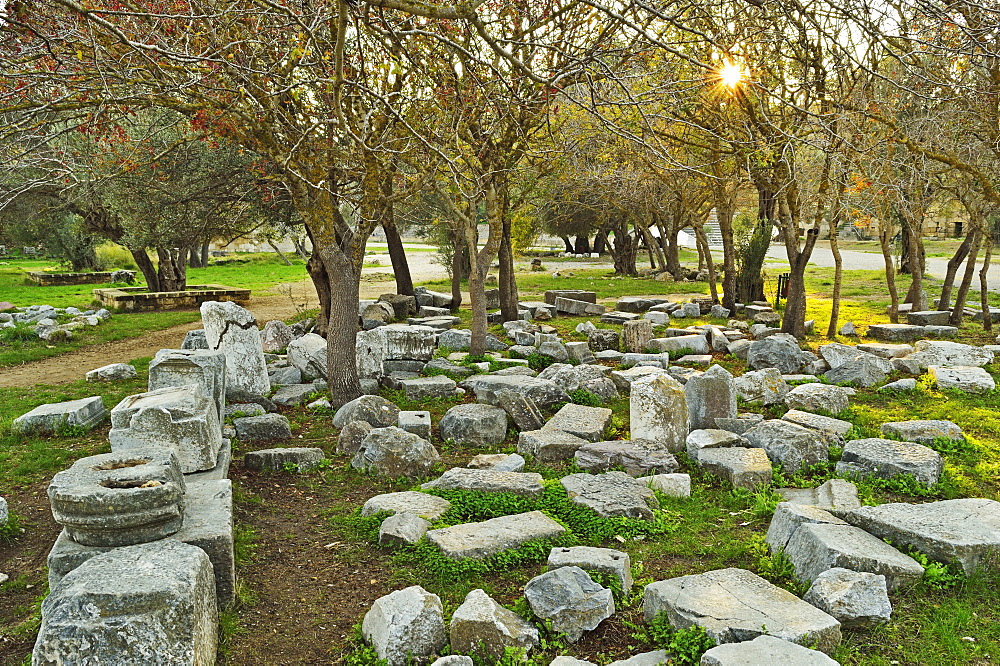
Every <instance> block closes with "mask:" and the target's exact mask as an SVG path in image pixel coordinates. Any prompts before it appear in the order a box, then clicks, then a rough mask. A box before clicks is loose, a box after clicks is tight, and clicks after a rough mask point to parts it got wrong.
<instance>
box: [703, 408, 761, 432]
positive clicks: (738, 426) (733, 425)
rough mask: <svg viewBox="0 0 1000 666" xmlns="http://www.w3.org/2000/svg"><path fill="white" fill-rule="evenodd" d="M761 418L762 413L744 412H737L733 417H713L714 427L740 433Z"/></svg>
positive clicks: (758, 421)
mask: <svg viewBox="0 0 1000 666" xmlns="http://www.w3.org/2000/svg"><path fill="white" fill-rule="evenodd" d="M763 420H764V415H763V414H754V413H752V412H751V413H744V414H738V415H737V416H736V418H735V419H715V427H716V428H718V429H719V430H728V431H729V432H732V433H736V434H737V435H742V434H743V433H745V432H746V431H747V430H749V429H750V428H752V427H754V426H755V425H757V424H758V423H760V422H761V421H763Z"/></svg>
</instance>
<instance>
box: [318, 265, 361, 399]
mask: <svg viewBox="0 0 1000 666" xmlns="http://www.w3.org/2000/svg"><path fill="white" fill-rule="evenodd" d="M362 254H363V251H362ZM321 257H322V259H323V264H324V266H327V267H328V269H329V270H327V272H326V275H327V278H328V283H327V289H328V291H329V296H330V317H329V320H328V326H327V331H328V335H327V336H326V359H327V382H328V383H329V385H330V403H331V404H332V405H333V406H334V408H337V407H340V406H341V405H343V404H345V403H347V402H350V401H351V400H354V399H355V398H357V397H358V396H360V395H361V382H360V381H359V380H358V370H357V360H356V353H357V352H356V350H357V336H358V300H359V298H358V294H359V286H360V284H361V273H360V269H359V268H355V266H354V265H352V264H353V262H351V261H349V260H348V258H347V257H344V255H343V254H342V253H340V252H334V251H329V250H328V251H326V252H322V251H321Z"/></svg>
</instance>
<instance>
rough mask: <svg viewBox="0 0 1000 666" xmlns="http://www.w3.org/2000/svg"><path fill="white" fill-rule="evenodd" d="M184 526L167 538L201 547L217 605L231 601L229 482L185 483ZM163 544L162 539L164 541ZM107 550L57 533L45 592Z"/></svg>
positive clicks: (233, 585)
mask: <svg viewBox="0 0 1000 666" xmlns="http://www.w3.org/2000/svg"><path fill="white" fill-rule="evenodd" d="M185 499H186V500H187V505H186V506H185V509H184V525H183V526H182V527H181V529H180V531H178V532H176V533H175V534H174V535H172V536H171V537H169V539H175V540H177V541H182V542H184V543H186V544H190V545H192V546H197V547H198V548H201V549H202V550H203V551H205V553H206V554H207V555H208V559H209V560H211V561H212V568H213V569H214V572H215V591H216V596H217V598H218V600H219V605H220V606H226V605H228V604H230V603H232V601H233V599H234V598H235V588H236V566H235V558H234V552H233V486H232V482H230V481H229V479H224V480H221V481H205V482H201V483H190V482H189V483H188V484H187V492H186V493H185ZM164 541H166V539H165V540H164ZM109 550H114V548H111V547H101V546H83V545H80V544H78V543H76V542H75V541H73V540H72V539H70V538H69V536H67V534H66V530H63V531H62V532H60V533H59V536H58V537H57V538H56V542H55V544H54V545H53V546H52V550H50V551H49V557H48V567H49V589H50V590H52V589H55V587H56V585H58V584H59V581H61V580H62V579H63V577H64V576H65V575H66V574H68V573H69V572H70V571H73V570H74V569H76V568H77V567H79V566H80V565H81V564H83V563H84V562H86V561H87V560H89V559H91V558H92V557H96V556H97V555H100V554H101V553H106V552H108V551H109Z"/></svg>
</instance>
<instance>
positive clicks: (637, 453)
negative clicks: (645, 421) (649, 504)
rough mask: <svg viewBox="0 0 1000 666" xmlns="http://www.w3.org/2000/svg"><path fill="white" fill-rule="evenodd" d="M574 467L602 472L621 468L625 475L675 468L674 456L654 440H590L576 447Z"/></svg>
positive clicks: (672, 470) (640, 474)
mask: <svg viewBox="0 0 1000 666" xmlns="http://www.w3.org/2000/svg"><path fill="white" fill-rule="evenodd" d="M574 457H575V458H576V464H577V467H579V468H580V469H582V470H585V471H587V472H606V471H608V470H609V469H611V468H612V467H621V468H623V469H624V470H625V473H626V474H628V475H629V476H646V475H648V474H651V473H654V472H655V473H669V472H674V471H676V470H677V468H678V464H677V459H676V458H674V456H673V455H672V454H670V453H668V452H666V451H664V450H663V449H660V448H657V446H656V444H655V443H654V442H647V441H645V440H621V441H610V442H594V443H590V444H586V445H584V446H581V447H580V448H579V449H577V451H576V454H575V455H574Z"/></svg>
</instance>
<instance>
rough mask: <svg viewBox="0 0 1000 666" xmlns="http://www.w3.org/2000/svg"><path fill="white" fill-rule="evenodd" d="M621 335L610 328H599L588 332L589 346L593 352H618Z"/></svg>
mask: <svg viewBox="0 0 1000 666" xmlns="http://www.w3.org/2000/svg"><path fill="white" fill-rule="evenodd" d="M619 344H620V335H619V333H618V331H616V330H614V329H610V328H598V329H594V330H592V331H588V332H587V346H588V347H590V351H592V352H602V351H618V347H619Z"/></svg>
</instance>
